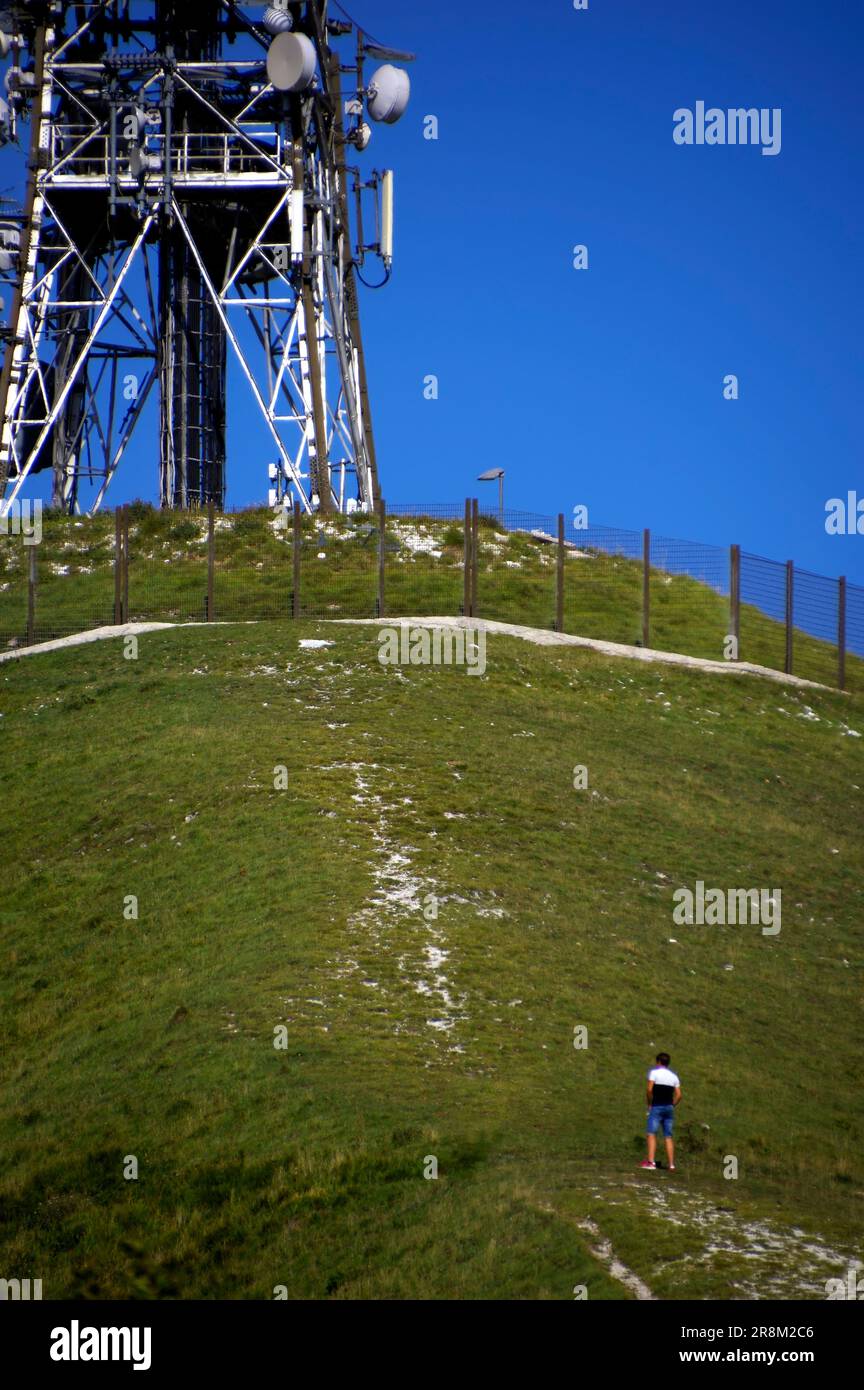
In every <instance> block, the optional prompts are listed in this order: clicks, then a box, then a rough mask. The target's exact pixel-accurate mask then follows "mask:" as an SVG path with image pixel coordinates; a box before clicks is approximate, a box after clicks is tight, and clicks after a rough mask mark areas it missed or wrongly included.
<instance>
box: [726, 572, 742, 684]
mask: <svg viewBox="0 0 864 1390" xmlns="http://www.w3.org/2000/svg"><path fill="white" fill-rule="evenodd" d="M729 631H730V634H731V636H732V637H734V638H735V658H734V659H735V660H736V661H740V660H741V547H740V545H733V546H730V547H729Z"/></svg>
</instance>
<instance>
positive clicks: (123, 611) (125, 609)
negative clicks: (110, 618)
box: [120, 505, 129, 623]
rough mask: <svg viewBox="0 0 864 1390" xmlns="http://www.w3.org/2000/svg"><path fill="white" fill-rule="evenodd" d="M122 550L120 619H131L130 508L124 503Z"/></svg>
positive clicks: (124, 620) (124, 621) (123, 620)
mask: <svg viewBox="0 0 864 1390" xmlns="http://www.w3.org/2000/svg"><path fill="white" fill-rule="evenodd" d="M121 541H122V544H121V550H122V552H123V560H122V564H123V592H122V594H121V596H120V621H121V623H128V621H129V508H128V507H127V506H125V505H124V507H123V519H122V535H121Z"/></svg>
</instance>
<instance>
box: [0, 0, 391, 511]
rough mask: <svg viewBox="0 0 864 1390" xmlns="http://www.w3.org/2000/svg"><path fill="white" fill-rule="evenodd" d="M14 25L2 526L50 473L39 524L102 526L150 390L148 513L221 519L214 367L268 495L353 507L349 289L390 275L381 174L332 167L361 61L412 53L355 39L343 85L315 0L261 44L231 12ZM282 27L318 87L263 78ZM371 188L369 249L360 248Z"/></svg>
mask: <svg viewBox="0 0 864 1390" xmlns="http://www.w3.org/2000/svg"><path fill="white" fill-rule="evenodd" d="M261 8H262V7H261V6H259V7H258V10H257V14H258V15H259V16H260V15H261ZM193 10H194V28H193V29H191V30H190V28H189V25H190V21H191V20H192V11H193ZM274 13H275V21H274V18H273V16H274ZM10 17H11V20H12V22H13V23H14V30H15V32H14V34H13V35H11V36H10V38H11V55H12V62H13V70H12V80H11V82H10V81H7V90H8V91H9V94H10V106H11V110H10V111H9V112H8V113H7V119H8V121H9V122H10V123H11V124H12V126H13V131H12V133H13V134H14V125H15V123H16V121H17V119H18V118H20V115H21V114H23V112H24V111H25V110H26V109H29V112H30V168H29V179H28V187H27V193H26V198H25V203H24V208H23V211H22V214H21V217H20V249H19V251H18V264H17V275H16V279H15V284H14V296H13V303H12V313H11V318H10V323H9V327H8V329H7V330H6V331H5V336H6V339H7V342H6V353H5V360H4V363H3V369H2V379H0V411H2V435H0V510H3V509H5V511H7V512H8V510H9V509H10V507H11V506H12V505H13V503H14V502H15V500H16V499H17V497H18V495H19V493H20V492H21V489H22V488H23V487H24V486H25V484H26V483H27V480H28V478H29V477H30V476H31V475H33V474H34V473H38V472H43V471H45V470H47V469H50V470H51V471H52V475H53V484H52V496H53V502H54V505H56V506H58V507H61V508H63V509H64V510H67V511H78V510H81V511H84V510H87V511H94V510H97V509H98V508H99V506H100V505H101V503H102V501H103V499H104V497H105V494H106V491H107V489H108V487H109V485H110V483H111V480H112V478H113V477H114V475H115V473H116V472H117V469H118V467H120V465H121V462H122V459H123V456H124V454H125V453H126V452H127V450H128V448H129V444H130V440H131V439H132V437H133V434H134V431H135V428H136V425H138V424H139V422H140V420H141V418H142V413H143V411H144V407H145V405H146V403H147V401H148V399H149V397H150V396H151V393H152V392H153V391H154V390H156V391H157V392H158V396H159V401H160V411H159V414H160V429H159V470H160V493H161V499H162V504H163V505H164V506H176V507H188V506H196V505H204V504H206V503H208V502H210V501H213V502H215V503H216V505H217V506H221V505H223V503H224V499H225V489H226V464H225V430H226V379H227V369H228V363H229V362H230V361H232V360H233V361H234V362H235V363H236V366H237V368H238V370H239V372H240V373H242V376H243V377H244V378H245V382H246V386H247V387H248V390H249V392H250V394H251V397H252V400H253V402H254V408H255V409H256V410H257V413H258V416H259V418H260V420H261V421H262V422H263V425H264V427H265V429H266V431H267V434H268V435H269V439H270V441H271V442H272V450H271V454H270V458H271V459H277V460H278V462H277V465H276V471H277V472H278V493H279V496H280V498H281V497H284V498H285V500H290V499H295V500H297V501H299V502H300V504H301V506H302V507H303V508H304V509H305V510H307V511H312V510H315V509H316V508H320V509H321V510H323V511H327V510H331V509H334V508H338V509H346V508H351V507H353V506H355V505H357V506H359V507H361V508H370V507H372V506H373V505H374V504H375V503H376V501H377V499H378V495H379V489H378V476H377V466H376V457H375V444H374V437H373V431H372V418H371V413H370V406H369V396H368V390H367V383H366V372H365V365H364V355H363V345H362V338H361V332H360V320H359V313H358V300H357V287H356V279H355V275H356V268H357V266H358V265H362V263H363V260H364V257H365V255H366V253H369V252H374V253H377V254H379V255H381V256H382V258H383V260H384V264H385V267H386V271H387V275H388V276H389V269H390V260H391V254H392V250H391V246H390V231H389V229H388V225H387V217H388V208H389V207H390V206H392V204H391V197H392V184H391V180H392V175H390V174H389V173H384V174H379V173H377V172H374V173H373V175H372V176H371V179H366V180H364V178H363V177H362V176H361V174H360V172H359V170H358V169H357V168H355V167H349V163H348V155H349V153H353V151H354V150H355V149H356V150H362V149H364V148H365V146H366V144H367V143H368V140H369V136H370V128H369V126H368V125H366V124H365V122H364V121H363V120H362V113H363V100H364V97H366V98H368V95H369V89H367V88H366V87H365V86H364V75H363V67H364V61H365V60H366V58H367V56H368V55H369V54H372V55H373V56H379V57H394V58H403V59H408V58H410V56H411V55H408V54H396V53H393V52H391V51H389V50H384V49H381V48H380V47H378V46H376V45H373V44H372V43H370V42H369V41H368V40H367V38H366V36H365V35H364V34H363V32H362V31H358V32H357V34H356V40H357V42H356V50H355V49H354V48H353V47H352V51H351V62H350V64H349V65H348V66H347V67H346V66H343V64H342V62H341V61H340V57H339V56H338V55H337V53H336V51H335V49H334V47H333V44H334V43H335V42H336V41H338V40H339V39H340V38H343V37H346V36H348V35H350V34H351V33H352V30H353V25H352V24H350V23H347V22H345V21H343V20H340V19H334V18H331V17H330V15H329V14H328V0H304V3H297V4H294V3H291V2H290V0H277V4H276V6H275V7H271V8H270V9H269V10H268V11H267V16H266V19H267V21H268V27H265V24H264V23H263V22H262V21H261V19H260V18H256V17H255V16H254V15H253V16H250V14H249V7H248V6H247V5H241V4H240V3H238V0H195V3H194V6H193V5H190V4H188V3H184V0H140V3H138V0H91V2H90V3H80V4H70V5H62V4H57V3H55V2H54V0H30V3H26V4H25V3H21V4H18V5H12V6H7V7H6V16H5V18H6V27H7V28H8V27H9V22H10ZM2 19H3V16H2V14H0V22H2ZM280 27H281V28H283V29H285V30H289V29H290V31H291V32H292V34H295V35H300V36H302V38H301V39H296V40H295V39H291V40H283V42H288V43H296V44H298V45H299V44H300V43H302V45H303V48H302V50H300V51H301V55H302V54H313V50H314V54H313V59H314V74H312V75H311V76H309V74H306V75H301V78H300V80H299V83H293V84H292V85H291V86H289V88H288V90H285V87H286V85H288V83H289V78H287V77H286V78H285V79H284V81H280V76H281V69H279V70H278V74H277V76H276V78H275V82H274V81H271V80H270V76H269V75H268V74H269V73H270V72H271V69H270V68H269V56H268V55H269V54H270V51H271V48H275V47H276V43H277V41H276V39H274V32H276V33H278V31H279V29H280ZM237 49H240V50H241V51H242V56H235V54H236V52H237ZM292 56H293V50H292ZM391 71H392V70H391ZM345 74H348V75H349V77H350V87H349V84H346V88H349V89H348V92H347V95H348V97H349V99H348V100H347V101H345V99H344V95H345V94H343V76H344V75H345ZM307 77H308V83H307V85H306V87H305V88H303V86H302V83H303V81H305V80H306V78H307ZM372 90H373V91H374V88H373V89H372ZM346 113H347V121H346ZM380 119H384V120H390V119H392V117H391V116H384V117H380ZM346 125H347V127H349V128H347V129H346ZM352 180H353V182H352ZM382 190H383V196H382ZM370 191H371V192H372V193H374V202H375V222H376V236H377V239H376V240H374V241H373V242H372V243H371V244H370V245H368V246H364V245H363V226H362V223H363V201H364V197H365V198H366V199H367V200H368V198H369V195H370ZM379 199H380V203H381V205H382V206H383V216H382V206H379ZM352 214H353V218H354V222H355V225H356V232H355V229H354V228H352V223H351V218H352ZM367 216H368V214H367ZM355 243H356V244H355ZM264 461H265V462H266V461H267V460H266V459H265V460H264Z"/></svg>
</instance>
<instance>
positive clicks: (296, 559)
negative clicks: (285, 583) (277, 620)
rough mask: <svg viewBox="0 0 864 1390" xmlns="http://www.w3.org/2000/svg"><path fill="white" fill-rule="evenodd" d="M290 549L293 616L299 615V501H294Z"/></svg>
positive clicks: (297, 616)
mask: <svg viewBox="0 0 864 1390" xmlns="http://www.w3.org/2000/svg"><path fill="white" fill-rule="evenodd" d="M292 537H293V541H292V547H291V548H292V551H293V556H292V559H293V562H294V593H293V595H292V602H291V614H292V617H294V618H299V617H300V541H301V535H300V503H299V502H295V503H294V526H293V531H292Z"/></svg>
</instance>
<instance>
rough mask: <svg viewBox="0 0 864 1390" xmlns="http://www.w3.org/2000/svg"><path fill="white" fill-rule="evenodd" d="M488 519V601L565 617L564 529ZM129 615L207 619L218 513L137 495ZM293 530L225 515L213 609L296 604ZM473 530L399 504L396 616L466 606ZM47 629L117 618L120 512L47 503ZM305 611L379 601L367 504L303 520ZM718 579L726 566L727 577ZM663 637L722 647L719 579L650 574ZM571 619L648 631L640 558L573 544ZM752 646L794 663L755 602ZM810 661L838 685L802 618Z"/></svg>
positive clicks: (484, 576)
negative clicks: (539, 529)
mask: <svg viewBox="0 0 864 1390" xmlns="http://www.w3.org/2000/svg"><path fill="white" fill-rule="evenodd" d="M482 520H483V524H482V526H481V527H480V533H479V534H480V547H479V548H480V563H479V574H478V585H477V597H478V614H479V616H481V617H483V618H487V619H499V620H501V621H504V622H517V623H526V624H529V625H531V626H535V627H543V628H552V627H553V626H554V624H555V620H556V560H555V553H554V552H555V547H554V545H552V544H550V538H549V537H548V535H547V537H546V539H544V538H543V537H542V536H541V535H536V534H531V532H530V530H520V531H511V532H505V531H502V530H501V529H500V528H499V527H498V525H497V523H496V522H495V521H493V520H492V519H491V518H490V517H484V518H483V519H482ZM129 534H130V557H131V558H130V567H129V616H130V617H131V618H132V619H139V620H151V621H152V620H159V621H201V620H203V619H204V617H205V615H206V600H207V560H206V555H207V521H206V517H202V516H200V515H197V514H196V515H183V514H178V513H174V512H170V511H166V512H162V511H159V510H156V509H154V508H152V507H149V506H146V505H144V504H143V503H134V504H133V505H132V507H131V508H130V533H129ZM292 551H293V543H292V532H291V529H290V527H289V528H288V529H287V530H286V529H279V528H278V527H277V526H276V525H275V524H274V518H273V515H272V513H270V512H269V511H268V510H267V509H266V508H259V509H250V510H248V511H244V512H239V513H235V514H232V515H228V516H220V517H218V518H217V520H216V535H215V586H214V587H215V612H216V616H217V617H218V618H220V619H225V620H236V621H243V620H248V619H256V620H258V619H275V618H282V617H288V616H290V614H291V611H292V592H293V553H292ZM463 552H464V538H463V530H462V527H461V526H460V525H457V524H455V523H453V522H448V521H444V520H440V519H439V520H436V519H433V518H430V517H426V518H397V517H391V518H390V520H389V523H388V533H387V550H386V562H385V594H386V597H385V604H386V611H387V612H388V613H391V614H403V615H405V616H415V615H418V614H426V615H430V616H436V615H453V616H455V615H457V614H458V613H459V612H460V611H461V607H460V605H461V604H462V602H463V596H464V593H463V569H462V565H463ZM37 556H38V568H39V573H38V591H37V601H36V623H35V630H36V637H37V640H44V639H47V638H51V637H56V636H61V635H63V634H65V633H70V632H77V631H80V630H81V629H83V628H87V627H97V626H100V625H102V624H106V623H111V622H113V620H114V616H113V615H114V575H113V558H114V518H113V516H111V515H109V514H97V515H96V516H95V517H92V518H70V517H67V516H61V515H56V514H53V515H52V514H48V515H46V517H45V519H44V538H43V541H42V544H41V545H40V546H39V547H38V550H37ZM26 565H27V552H26V551H25V549H24V548H23V547H22V546H21V544H20V541H19V540H18V539H17V538H16V537H11V536H10V537H4V536H0V650H3V649H5V648H7V647H8V645H9V644H10V643H12V644H19V643H21V642H22V641H23V640H24V637H25V634H26V624H27V584H26ZM300 571H301V573H300V598H301V612H302V614H303V615H304V616H305V617H309V618H312V617H324V618H338V617H371V616H375V615H376V613H377V609H376V599H377V592H378V536H377V532H376V530H375V528H374V527H373V526H371V525H370V524H369V521H368V519H367V518H366V517H364V516H357V517H354V518H347V517H333V518H331V519H330V520H328V521H327V522H322V521H321V519H320V518H304V521H303V527H302V543H301V565H300ZM714 578H715V580H719V578H720V576H716V575H715V576H714ZM650 587H651V645H652V646H653V647H657V648H661V649H664V650H667V651H677V652H683V653H685V654H687V655H690V656H701V657H709V658H713V659H714V660H721V659H722V658H723V656H724V642H725V639H726V635H727V633H728V632H729V625H730V619H729V601H728V598H726V597H724V595H723V594H721V593H719V592H717V590H716V588H713V587H711V584H709V583H707V582H700V581H699V580H698V579H696V578H690V577H689V576H687V575H679V574H667V573H664V572H663V571H662V570H655V571H653V572H652V576H651V586H650ZM564 631H565V632H569V633H574V634H577V635H580V636H583V637H597V638H604V639H606V640H607V641H612V642H625V643H641V641H642V565H641V561H637V560H633V559H628V558H626V557H625V556H619V555H610V554H607V553H604V552H602V551H599V550H596V549H594V550H592V549H588V550H585V549H583V548H575V547H571V548H570V549H569V550H568V552H567V563H566V568H565V584H564ZM741 659H742V660H744V661H749V662H755V663H757V664H761V665H766V666H772V667H775V668H777V669H780V670H782V669H783V665H784V660H785V635H784V629H783V625H782V624H781V623H778V622H776V621H774V620H773V619H772V618H770V617H768V616H766V614H765V613H763V612H761V611H760V610H759V609H758V608H756V607H754V606H753V605H750V604H746V603H745V604H744V605H743V607H742V613H741ZM794 669H795V671H796V673H797V674H798V675H801V676H804V677H806V678H807V679H809V680H815V681H820V682H822V683H824V684H826V685H833V684H835V683H836V679H837V652H836V648H835V647H834V646H833V645H832V644H831V643H830V642H825V641H821V640H819V639H817V638H815V637H813V636H810V635H807V634H805V633H804V632H797V633H796V639H795V665H794ZM848 686H849V688H850V689H853V690H856V691H858V692H859V693H861V694H864V661H861V660H860V659H859V658H858V657H855V656H852V655H850V656H849V658H848Z"/></svg>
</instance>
